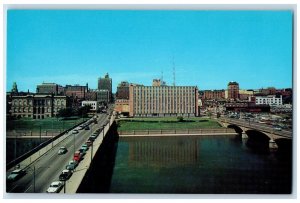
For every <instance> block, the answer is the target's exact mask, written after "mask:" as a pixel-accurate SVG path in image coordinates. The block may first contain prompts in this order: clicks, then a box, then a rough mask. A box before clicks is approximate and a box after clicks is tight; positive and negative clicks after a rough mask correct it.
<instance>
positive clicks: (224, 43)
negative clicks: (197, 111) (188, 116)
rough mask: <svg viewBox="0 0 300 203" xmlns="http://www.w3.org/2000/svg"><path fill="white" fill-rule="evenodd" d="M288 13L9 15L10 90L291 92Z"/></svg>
mask: <svg viewBox="0 0 300 203" xmlns="http://www.w3.org/2000/svg"><path fill="white" fill-rule="evenodd" d="M292 43H293V41H292V13H291V12H290V11H121V10H118V11H117V10H115V11H109V10H106V11H104V10H102V11H96V10H94V11H92V10H89V11H88V10H86V11H84V10H81V11H80V10H73V11H72V10H9V11H8V14H7V61H6V62H7V70H6V73H7V74H6V86H7V87H6V90H7V91H9V90H10V89H11V88H12V84H13V82H14V81H15V82H17V85H18V89H19V90H21V91H27V89H29V90H30V91H35V89H36V85H38V84H41V83H42V82H55V83H58V84H61V85H63V86H64V85H66V84H81V85H85V84H86V83H88V84H89V87H90V88H93V89H94V88H97V80H98V78H99V77H103V76H104V75H105V73H107V72H108V73H109V75H110V77H111V78H112V79H113V90H114V91H115V90H116V86H117V84H118V83H119V82H121V81H123V80H126V81H128V82H132V83H141V84H144V85H151V83H152V79H154V78H160V77H161V75H162V72H163V78H164V80H165V81H166V82H167V84H169V85H171V84H172V83H173V63H172V61H173V60H172V58H174V64H175V69H176V71H175V72H176V85H197V86H198V88H199V89H200V90H201V89H202V90H203V89H226V86H227V83H228V82H229V81H237V82H238V83H239V84H240V88H242V89H250V88H252V89H258V88H261V87H269V86H274V87H277V88H286V87H292Z"/></svg>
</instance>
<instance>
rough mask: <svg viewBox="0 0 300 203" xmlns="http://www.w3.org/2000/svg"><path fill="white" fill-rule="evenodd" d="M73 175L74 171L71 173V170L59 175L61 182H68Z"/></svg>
mask: <svg viewBox="0 0 300 203" xmlns="http://www.w3.org/2000/svg"><path fill="white" fill-rule="evenodd" d="M71 175H72V171H70V170H63V171H62V172H61V174H60V175H59V180H60V181H66V180H68V179H69V178H70V177H71Z"/></svg>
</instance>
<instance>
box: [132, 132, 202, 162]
mask: <svg viewBox="0 0 300 203" xmlns="http://www.w3.org/2000/svg"><path fill="white" fill-rule="evenodd" d="M127 142H128V144H129V165H130V166H137V167H138V166H145V165H147V166H155V167H174V166H181V165H187V164H195V163H197V160H198V151H199V150H198V147H199V146H198V144H197V139H196V138H195V137H194V138H192V137H190V138H189V139H187V138H186V137H177V138H176V139H174V138H173V137H167V138H166V137H160V138H157V137H152V138H151V137H148V138H146V139H145V138H144V139H127Z"/></svg>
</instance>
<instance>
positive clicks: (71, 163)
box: [66, 160, 78, 170]
mask: <svg viewBox="0 0 300 203" xmlns="http://www.w3.org/2000/svg"><path fill="white" fill-rule="evenodd" d="M77 166H78V162H77V161H74V160H71V161H69V163H68V165H67V166H66V169H67V170H74V169H75V168H76V167H77Z"/></svg>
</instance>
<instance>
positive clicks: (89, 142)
mask: <svg viewBox="0 0 300 203" xmlns="http://www.w3.org/2000/svg"><path fill="white" fill-rule="evenodd" d="M85 144H86V145H87V146H88V147H90V146H92V144H93V142H92V141H91V140H88V141H86V142H85Z"/></svg>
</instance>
